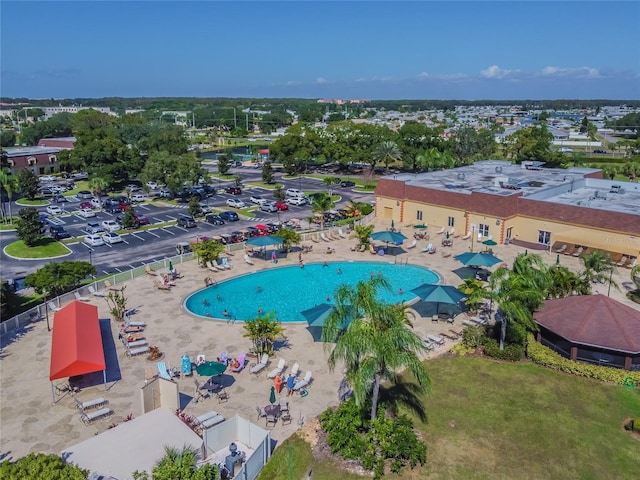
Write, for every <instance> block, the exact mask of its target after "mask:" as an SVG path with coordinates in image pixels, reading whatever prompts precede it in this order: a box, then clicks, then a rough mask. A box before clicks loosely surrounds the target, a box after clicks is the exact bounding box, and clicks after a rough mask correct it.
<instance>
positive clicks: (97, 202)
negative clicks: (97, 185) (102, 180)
mask: <svg viewBox="0 0 640 480" xmlns="http://www.w3.org/2000/svg"><path fill="white" fill-rule="evenodd" d="M89 203H91V205H93V207H94V208H100V207H101V206H102V203H101V202H100V199H99V198H95V197H94V198H92V199H91V200H89Z"/></svg>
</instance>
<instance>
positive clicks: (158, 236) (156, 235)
mask: <svg viewBox="0 0 640 480" xmlns="http://www.w3.org/2000/svg"><path fill="white" fill-rule="evenodd" d="M156 230H157V229H156ZM147 233H148V234H149V235H153V236H154V237H156V238H160V235H158V234H157V233H153V232H152V231H150V230H147Z"/></svg>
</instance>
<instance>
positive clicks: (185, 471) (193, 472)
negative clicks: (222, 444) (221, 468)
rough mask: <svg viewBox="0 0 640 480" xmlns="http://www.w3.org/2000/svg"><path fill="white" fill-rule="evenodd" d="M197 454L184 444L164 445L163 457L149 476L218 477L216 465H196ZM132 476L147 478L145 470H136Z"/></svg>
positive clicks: (178, 478)
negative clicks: (175, 446) (178, 445)
mask: <svg viewBox="0 0 640 480" xmlns="http://www.w3.org/2000/svg"><path fill="white" fill-rule="evenodd" d="M197 464H198V456H197V454H196V451H195V450H194V449H193V448H191V447H189V446H187V445H184V446H183V447H182V449H177V448H173V447H165V449H164V457H162V458H161V459H160V461H159V462H158V463H157V464H156V465H155V467H153V470H152V473H151V478H153V479H157V480H169V479H171V480H188V479H196V478H198V479H205V478H212V479H213V478H220V477H219V472H218V467H217V466H216V465H211V464H205V465H203V466H201V467H198V466H197ZM133 477H134V478H136V479H140V480H148V479H149V475H148V473H147V472H140V471H136V472H134V474H133Z"/></svg>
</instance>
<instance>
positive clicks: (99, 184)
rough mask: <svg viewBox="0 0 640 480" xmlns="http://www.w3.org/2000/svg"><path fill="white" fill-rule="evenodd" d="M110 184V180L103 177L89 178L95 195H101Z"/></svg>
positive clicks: (90, 186)
mask: <svg viewBox="0 0 640 480" xmlns="http://www.w3.org/2000/svg"><path fill="white" fill-rule="evenodd" d="M108 186H109V182H107V180H106V179H105V178H103V177H93V178H92V179H91V180H89V188H90V189H91V191H92V192H93V194H94V195H97V196H100V194H101V193H103V192H104V191H105V190H106V188H107V187H108Z"/></svg>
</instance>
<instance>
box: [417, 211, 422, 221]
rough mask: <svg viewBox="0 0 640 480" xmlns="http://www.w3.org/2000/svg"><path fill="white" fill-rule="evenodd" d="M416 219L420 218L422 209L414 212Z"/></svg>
mask: <svg viewBox="0 0 640 480" xmlns="http://www.w3.org/2000/svg"><path fill="white" fill-rule="evenodd" d="M416 219H418V220H422V210H418V211H417V212H416Z"/></svg>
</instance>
